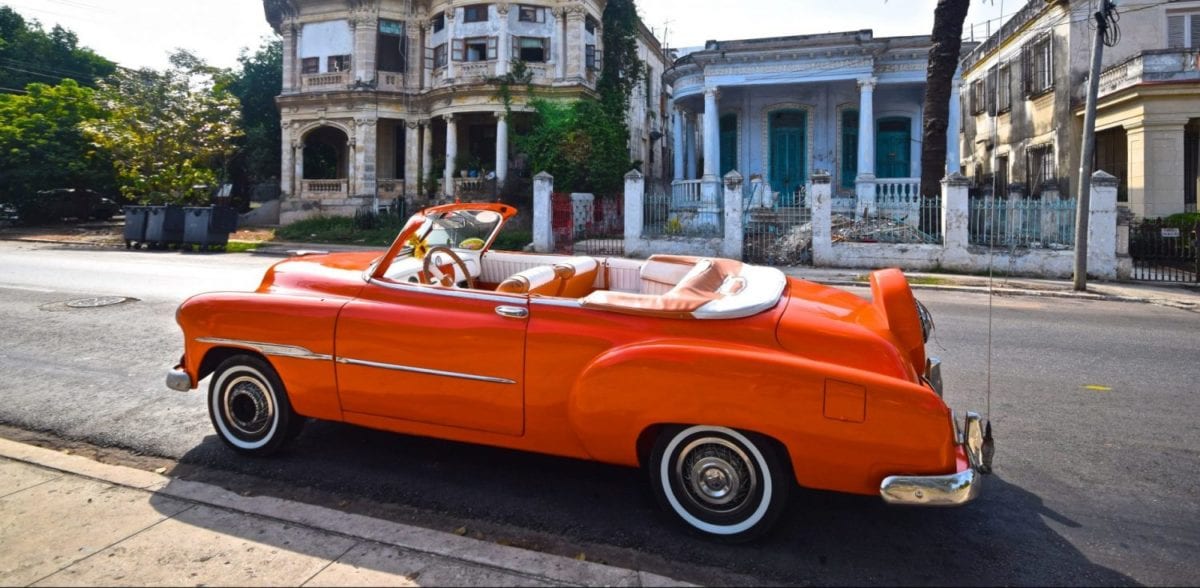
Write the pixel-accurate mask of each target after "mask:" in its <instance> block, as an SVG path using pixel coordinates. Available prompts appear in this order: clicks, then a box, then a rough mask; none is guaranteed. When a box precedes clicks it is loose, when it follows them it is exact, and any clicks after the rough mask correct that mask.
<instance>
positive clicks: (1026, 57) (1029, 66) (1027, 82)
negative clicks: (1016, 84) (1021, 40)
mask: <svg viewBox="0 0 1200 588" xmlns="http://www.w3.org/2000/svg"><path fill="white" fill-rule="evenodd" d="M1030 53H1032V52H1031V51H1030V48H1029V45H1028V44H1026V45H1024V46H1022V47H1021V94H1022V95H1023V96H1026V97H1028V96H1029V95H1030V94H1032V93H1033V59H1031V58H1030Z"/></svg>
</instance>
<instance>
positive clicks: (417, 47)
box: [404, 20, 425, 88]
mask: <svg viewBox="0 0 1200 588" xmlns="http://www.w3.org/2000/svg"><path fill="white" fill-rule="evenodd" d="M424 28H425V27H424V25H422V24H420V23H419V22H418V21H415V20H409V21H405V22H404V34H405V35H406V37H405V38H406V39H407V40H408V47H407V50H408V51H407V53H406V54H405V55H404V86H405V87H406V88H412V87H421V82H422V79H423V76H422V75H421V68H422V67H423V66H424V65H425V43H424V42H423V38H424V36H425V34H424Z"/></svg>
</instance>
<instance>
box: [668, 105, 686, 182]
mask: <svg viewBox="0 0 1200 588" xmlns="http://www.w3.org/2000/svg"><path fill="white" fill-rule="evenodd" d="M671 135H672V140H673V141H674V145H673V149H674V151H673V153H672V155H673V156H674V158H675V171H674V172H673V173H674V176H673V177H674V179H675V181H677V182H678V181H680V180H682V179H683V172H684V169H683V165H684V164H683V155H684V146H683V139H684V137H683V135H684V129H683V113H682V111H680V110H679V107H676V106H673V107H672V108H671Z"/></svg>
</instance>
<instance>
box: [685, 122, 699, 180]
mask: <svg viewBox="0 0 1200 588" xmlns="http://www.w3.org/2000/svg"><path fill="white" fill-rule="evenodd" d="M683 119H684V121H683V127H684V130H685V131H686V133H687V134H686V135H684V138H683V140H684V143H685V147H684V149H685V150H686V151H687V161H686V162H685V165H686V166H687V173H686V176H687V177H686V178H684V179H687V180H694V179H696V165H697V164H698V163H699V162H698V161H697V159H698V158H697V154H696V115H694V114H692V113H690V112H686V111H685V113H684V115H683Z"/></svg>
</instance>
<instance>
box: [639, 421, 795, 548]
mask: <svg viewBox="0 0 1200 588" xmlns="http://www.w3.org/2000/svg"><path fill="white" fill-rule="evenodd" d="M779 453H780V452H779V451H777V450H776V449H775V446H774V445H773V444H772V443H771V442H770V441H769V440H768V439H766V438H764V437H762V436H760V435H755V434H753V433H743V432H739V431H736V430H733V429H729V428H726V427H714V426H693V427H671V428H668V429H667V430H664V431H662V432H661V433H660V434H659V435H658V438H657V440H656V442H655V446H654V451H653V453H652V454H651V459H650V463H649V469H650V478H651V483H652V484H653V487H654V492H655V494H656V495H657V496H658V499H659V503H660V504H662V505H663V507H664V508H665V509H666V510H667V511H669V512H671V513H672V514H674V515H676V517H678V519H679V520H680V521H682V522H683V523H685V524H686V525H688V526H689V527H691V528H692V529H694V530H696V531H699V532H702V533H706V534H709V535H712V536H716V537H717V538H720V539H723V540H726V541H731V542H740V541H749V540H751V539H755V538H757V537H759V536H761V535H763V534H764V533H766V532H767V531H768V530H770V528H771V526H772V525H774V524H775V521H776V520H778V518H779V516H780V515H781V514H782V512H783V509H784V507H785V505H786V503H787V497H788V494H789V490H790V488H791V484H792V482H791V480H790V479H789V477H788V476H787V474H786V473H785V472H786V471H787V468H786V466H785V465H784V462H783V461H782V459H781V456H780V455H779Z"/></svg>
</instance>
